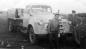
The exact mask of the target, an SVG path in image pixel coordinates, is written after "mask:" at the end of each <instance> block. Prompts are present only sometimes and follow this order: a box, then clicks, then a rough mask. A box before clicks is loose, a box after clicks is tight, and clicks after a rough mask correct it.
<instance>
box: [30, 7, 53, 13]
mask: <svg viewBox="0 0 86 49" xmlns="http://www.w3.org/2000/svg"><path fill="white" fill-rule="evenodd" d="M31 12H32V13H51V12H52V11H51V8H49V7H46V8H43V7H33V8H31Z"/></svg>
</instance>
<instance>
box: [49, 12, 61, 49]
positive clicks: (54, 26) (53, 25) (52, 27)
mask: <svg viewBox="0 0 86 49" xmlns="http://www.w3.org/2000/svg"><path fill="white" fill-rule="evenodd" d="M58 17H59V14H57V15H56V16H55V17H54V18H53V19H52V20H50V22H49V24H48V32H49V41H50V48H51V49H53V48H57V46H58V44H59V43H58V39H57V38H58V29H59V20H58Z"/></svg>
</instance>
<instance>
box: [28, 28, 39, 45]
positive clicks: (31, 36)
mask: <svg viewBox="0 0 86 49" xmlns="http://www.w3.org/2000/svg"><path fill="white" fill-rule="evenodd" d="M29 40H30V43H31V44H36V43H37V36H36V34H34V29H33V27H30V29H29Z"/></svg>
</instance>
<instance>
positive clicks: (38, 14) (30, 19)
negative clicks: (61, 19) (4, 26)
mask: <svg viewBox="0 0 86 49" xmlns="http://www.w3.org/2000/svg"><path fill="white" fill-rule="evenodd" d="M13 12H14V13H13ZM53 17H54V14H53V13H52V9H51V7H50V6H48V5H28V6H26V8H25V9H14V10H9V11H8V22H9V23H8V25H9V31H10V32H21V33H23V34H26V36H28V39H29V40H30V42H31V44H35V43H37V40H38V38H44V37H45V38H46V37H48V36H47V35H48V32H47V25H48V22H49V21H50V19H52V18H53ZM39 36H40V37H39Z"/></svg>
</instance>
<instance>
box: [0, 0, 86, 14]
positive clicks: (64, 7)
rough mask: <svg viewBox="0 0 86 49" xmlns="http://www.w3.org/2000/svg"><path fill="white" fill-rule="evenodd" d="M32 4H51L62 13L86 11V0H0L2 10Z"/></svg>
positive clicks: (53, 8)
mask: <svg viewBox="0 0 86 49" xmlns="http://www.w3.org/2000/svg"><path fill="white" fill-rule="evenodd" d="M30 4H45V5H50V6H51V7H52V10H53V11H54V12H56V11H57V10H58V9H59V10H60V12H61V13H71V10H76V11H77V12H78V13H79V12H80V13H81V12H86V1H85V0H0V10H7V9H10V8H24V7H25V6H26V5H30Z"/></svg>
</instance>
